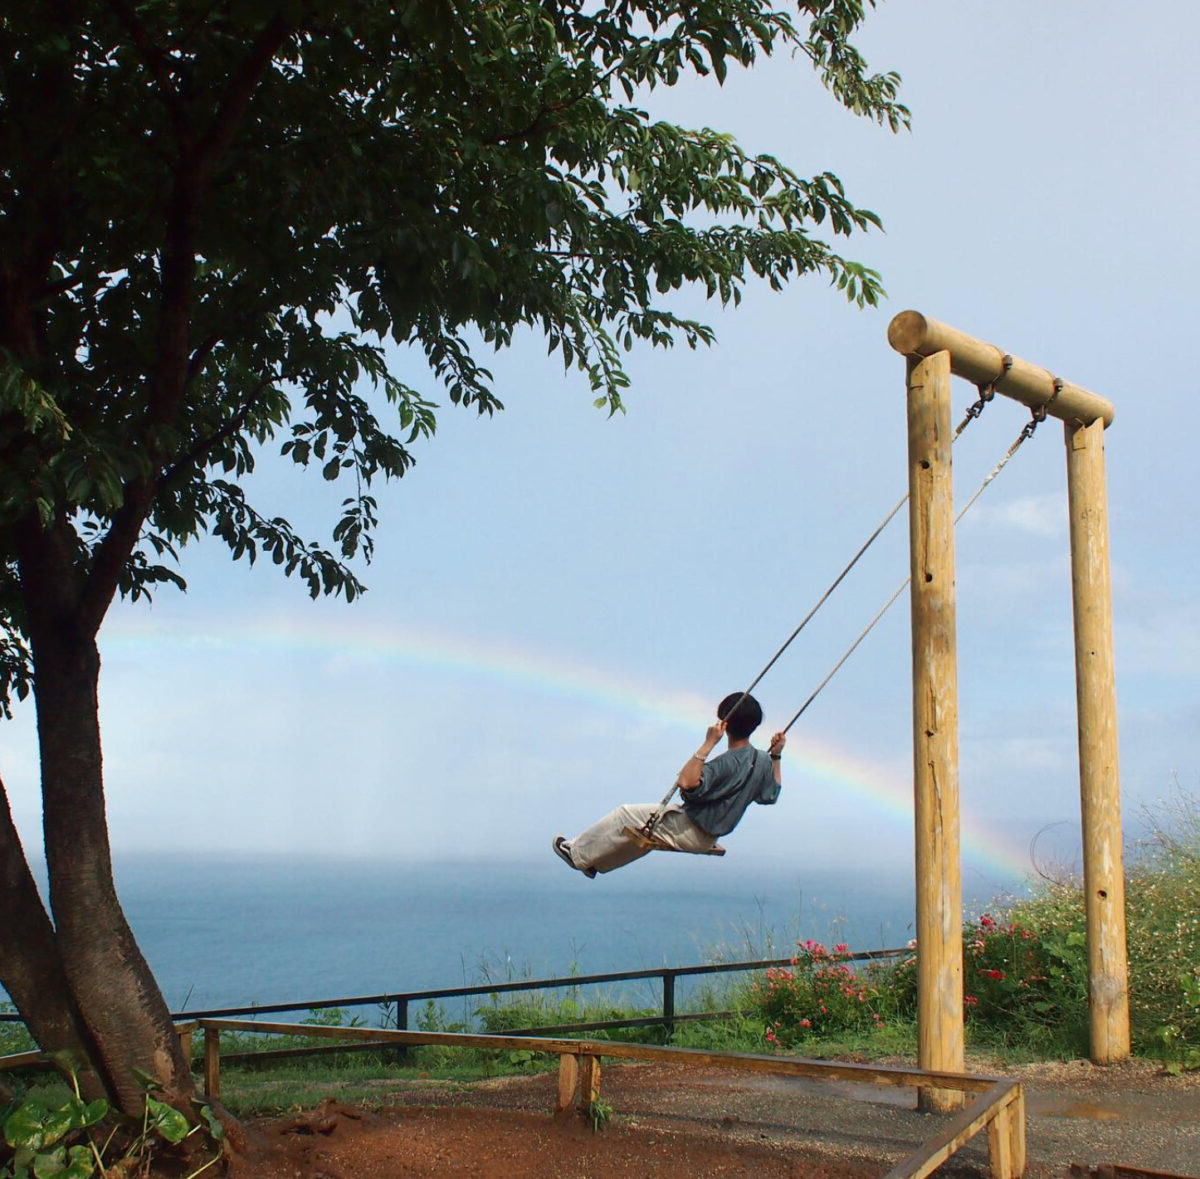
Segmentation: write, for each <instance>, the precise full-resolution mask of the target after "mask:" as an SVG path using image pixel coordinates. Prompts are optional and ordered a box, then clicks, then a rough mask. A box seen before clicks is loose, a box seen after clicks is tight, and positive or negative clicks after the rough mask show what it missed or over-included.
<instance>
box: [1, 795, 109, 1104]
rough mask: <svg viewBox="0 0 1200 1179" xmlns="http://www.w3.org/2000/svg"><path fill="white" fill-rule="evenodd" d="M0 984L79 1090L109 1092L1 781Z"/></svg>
mask: <svg viewBox="0 0 1200 1179" xmlns="http://www.w3.org/2000/svg"><path fill="white" fill-rule="evenodd" d="M0 897H2V898H3V902H4V904H3V908H4V921H3V922H0V986H3V987H4V989H5V990H6V991H7V992H8V993H9V995H10V996H11V998H12V1000H13V1002H14V1003H15V1004H16V1005H17V1010H18V1011H19V1012H20V1013H21V1017H22V1019H24V1021H25V1026H26V1027H27V1028H28V1029H29V1034H30V1035H31V1036H32V1037H33V1038H34V1040H35V1041H36V1042H37V1044H38V1045H39V1046H40V1047H41V1049H42V1051H43V1052H47V1053H49V1054H51V1055H55V1056H58V1055H59V1054H63V1055H65V1057H66V1058H67V1059H68V1060H69V1062H70V1066H71V1068H72V1069H74V1070H75V1074H76V1077H77V1079H78V1081H79V1088H80V1092H81V1093H82V1094H83V1095H84V1097H85V1098H86V1099H87V1100H88V1101H91V1100H93V1099H94V1098H96V1097H101V1096H103V1095H104V1091H105V1090H104V1084H103V1082H102V1080H101V1079H100V1077H99V1076H97V1074H96V1072H95V1070H94V1069H93V1067H92V1056H93V1053H92V1050H91V1048H90V1047H89V1046H88V1044H87V1034H86V1031H85V1030H84V1028H83V1025H82V1022H81V1021H80V1019H79V1013H78V1011H77V1010H76V1007H75V1000H74V998H73V997H72V995H71V990H70V987H69V986H68V985H67V979H66V975H65V974H64V973H63V968H62V960H61V959H60V957H59V953H58V942H57V941H56V940H55V936H54V926H53V925H51V924H50V918H49V916H47V914H46V909H45V906H44V905H43V904H42V898H41V896H40V895H39V894H38V890H37V884H36V883H35V882H34V879H33V874H32V873H31V872H30V870H29V863H28V861H27V860H26V859H25V853H24V852H23V851H22V849H21V842H20V838H19V836H18V835H17V830H16V827H14V825H13V821H12V813H11V812H10V810H9V806H8V796H7V795H6V793H5V791H4V787H3V784H2V783H0Z"/></svg>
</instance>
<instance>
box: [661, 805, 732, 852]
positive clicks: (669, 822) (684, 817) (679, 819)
mask: <svg viewBox="0 0 1200 1179" xmlns="http://www.w3.org/2000/svg"><path fill="white" fill-rule="evenodd" d="M654 837H655V838H656V839H661V840H662V841H663V843H669V844H670V845H671V846H672V847H673V848H675V850H676V851H681V852H695V853H699V852H706V851H708V850H709V848H711V847H712V846H713V844H715V843H716V842H717V837H716V836H715V835H709V833H708V832H707V831H705V830H704V828H703V827H698V826H697V825H696V824H695V823H693V822H692V820H691V819H690V818H689V817H688V813H687V811H685V810H684V809H683V808H682V807H680V806H672V807H668V808H667V810H666V811H665V812H664V813H663V817H662V818H661V819H659V821H658V822H657V823H656V824H655V825H654Z"/></svg>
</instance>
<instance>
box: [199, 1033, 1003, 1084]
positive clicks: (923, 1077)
mask: <svg viewBox="0 0 1200 1179" xmlns="http://www.w3.org/2000/svg"><path fill="white" fill-rule="evenodd" d="M200 1026H201V1027H203V1028H205V1029H208V1028H217V1029H226V1030H229V1031H241V1032H260V1033H264V1034H273V1035H285V1036H305V1037H310V1038H313V1039H319V1038H329V1039H334V1038H341V1039H347V1040H374V1041H377V1042H378V1043H380V1044H411V1045H419V1044H436V1045H440V1046H442V1047H446V1048H489V1049H493V1050H496V1051H502V1052H512V1051H525V1052H545V1053H549V1054H552V1055H553V1054H562V1053H570V1054H572V1055H591V1056H597V1057H608V1058H610V1059H621V1060H643V1061H657V1062H660V1063H663V1064H679V1065H691V1066H696V1067H713V1068H728V1069H736V1070H741V1071H746V1072H762V1073H774V1074H777V1075H780V1076H796V1077H815V1078H817V1079H822V1078H823V1079H827V1080H835V1081H858V1082H862V1083H863V1084H876V1085H900V1086H905V1087H910V1088H911V1087H919V1086H923V1085H924V1086H929V1085H936V1086H937V1087H939V1088H942V1089H955V1090H959V1091H961V1092H966V1093H980V1092H984V1091H985V1090H987V1089H989V1088H990V1087H991V1086H992V1085H994V1084H995V1083H996V1081H997V1078H995V1077H987V1076H979V1075H977V1074H973V1073H957V1072H946V1071H939V1070H929V1069H916V1068H902V1067H892V1066H884V1065H872V1064H855V1063H850V1062H845V1061H824V1060H810V1059H808V1058H806V1057H801V1056H768V1055H765V1054H758V1053H748V1052H710V1051H707V1050H705V1049H701V1048H670V1047H663V1046H660V1045H657V1044H625V1043H621V1042H620V1041H617V1040H611V1041H609V1040H604V1041H601V1040H569V1039H565V1038H562V1039H551V1038H547V1037H540V1036H500V1035H487V1034H482V1033H473V1032H424V1031H393V1030H391V1029H385V1028H367V1027H358V1028H337V1027H323V1026H320V1025H315V1024H303V1023H267V1022H265V1021H260V1020H249V1019H221V1020H216V1019H204V1020H201V1021H200ZM1005 1083H1006V1084H1007V1083H1011V1082H1005Z"/></svg>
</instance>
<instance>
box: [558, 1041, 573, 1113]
mask: <svg viewBox="0 0 1200 1179" xmlns="http://www.w3.org/2000/svg"><path fill="white" fill-rule="evenodd" d="M578 1091H579V1057H578V1056H572V1055H571V1054H570V1053H569V1052H564V1053H562V1054H561V1055H560V1056H559V1058H558V1095H557V1097H556V1099H555V1103H554V1112H555V1115H556V1116H558V1117H560V1118H561V1117H563V1116H564V1115H566V1114H568V1113H570V1112H571V1111H572V1110H573V1109H574V1108H575V1094H576V1093H577V1092H578Z"/></svg>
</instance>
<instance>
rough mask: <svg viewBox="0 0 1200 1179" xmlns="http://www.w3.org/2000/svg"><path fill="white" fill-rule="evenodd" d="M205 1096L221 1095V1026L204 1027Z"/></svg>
mask: <svg viewBox="0 0 1200 1179" xmlns="http://www.w3.org/2000/svg"><path fill="white" fill-rule="evenodd" d="M204 1096H205V1097H211V1098H213V1099H216V1098H218V1097H220V1096H221V1032H220V1029H219V1028H205V1029H204Z"/></svg>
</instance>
